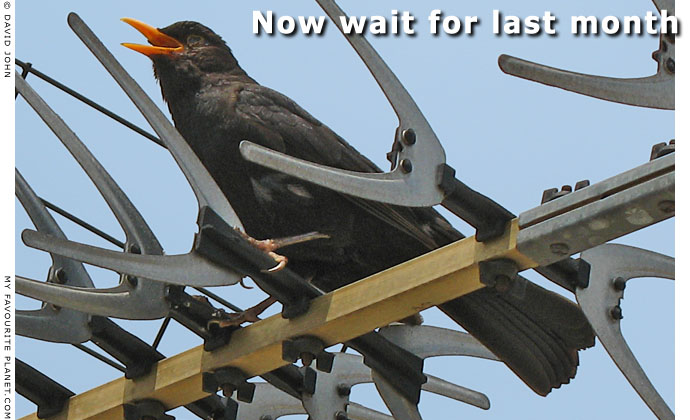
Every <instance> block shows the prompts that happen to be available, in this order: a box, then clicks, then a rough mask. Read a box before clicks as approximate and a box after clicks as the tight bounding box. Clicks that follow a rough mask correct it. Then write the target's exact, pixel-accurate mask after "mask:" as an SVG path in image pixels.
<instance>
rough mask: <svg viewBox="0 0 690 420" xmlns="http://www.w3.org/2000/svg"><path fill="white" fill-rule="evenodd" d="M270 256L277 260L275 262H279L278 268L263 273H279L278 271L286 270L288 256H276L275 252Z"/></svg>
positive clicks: (270, 253)
mask: <svg viewBox="0 0 690 420" xmlns="http://www.w3.org/2000/svg"><path fill="white" fill-rule="evenodd" d="M268 255H270V256H271V257H272V258H273V259H274V260H275V262H277V263H278V264H276V266H275V267H273V268H269V269H268V270H261V271H262V272H264V273H277V272H278V271H280V270H282V269H283V268H285V266H286V265H287V261H288V259H287V257H286V256H284V255H280V254H276V253H275V252H273V251H271V252H269V253H268Z"/></svg>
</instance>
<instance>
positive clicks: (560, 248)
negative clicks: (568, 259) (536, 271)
mask: <svg viewBox="0 0 690 420" xmlns="http://www.w3.org/2000/svg"><path fill="white" fill-rule="evenodd" d="M549 249H551V253H552V254H556V255H568V251H570V247H569V246H568V245H567V244H564V243H563V242H558V243H555V244H551V245H550V246H549Z"/></svg>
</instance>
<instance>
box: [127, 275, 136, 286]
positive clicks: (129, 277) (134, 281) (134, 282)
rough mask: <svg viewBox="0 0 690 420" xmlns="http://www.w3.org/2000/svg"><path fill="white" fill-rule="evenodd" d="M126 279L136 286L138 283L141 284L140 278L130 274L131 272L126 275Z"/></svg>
mask: <svg viewBox="0 0 690 420" xmlns="http://www.w3.org/2000/svg"><path fill="white" fill-rule="evenodd" d="M125 280H126V281H127V283H129V285H130V286H132V287H136V286H137V284H139V279H137V278H136V277H134V276H130V275H129V274H127V275H125Z"/></svg>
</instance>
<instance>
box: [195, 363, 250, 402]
mask: <svg viewBox="0 0 690 420" xmlns="http://www.w3.org/2000/svg"><path fill="white" fill-rule="evenodd" d="M248 378H249V375H247V374H246V373H244V372H243V371H242V370H241V369H238V368H236V367H226V368H220V369H216V370H214V371H213V372H204V373H203V374H202V379H201V389H202V390H204V392H209V393H212V394H215V393H216V392H217V391H218V390H219V389H220V390H222V391H223V395H224V396H226V397H230V396H231V395H232V393H233V392H235V391H237V399H238V400H239V401H242V402H246V403H251V402H252V400H253V399H254V390H255V388H256V385H254V384H253V383H251V382H247V379H248Z"/></svg>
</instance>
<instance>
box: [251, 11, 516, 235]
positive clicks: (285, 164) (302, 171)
mask: <svg viewBox="0 0 690 420" xmlns="http://www.w3.org/2000/svg"><path fill="white" fill-rule="evenodd" d="M317 3H318V4H319V5H320V6H321V8H322V9H323V10H324V11H325V12H326V14H328V16H329V17H330V19H331V20H332V21H333V23H335V24H336V25H337V26H338V28H339V29H340V31H341V32H342V33H343V34H345V32H344V30H343V27H342V24H341V21H340V17H341V16H345V13H344V12H343V11H342V10H341V9H340V7H339V6H338V5H337V4H336V3H335V2H334V1H333V0H317ZM345 37H346V38H347V41H348V42H349V43H350V45H352V47H353V48H354V49H355V51H357V54H359V56H360V58H361V59H362V61H364V64H365V65H366V66H367V68H368V69H369V71H370V72H371V74H372V75H373V76H374V78H375V79H376V81H377V83H378V84H379V86H380V87H381V90H383V93H384V94H385V95H386V98H388V102H389V103H390V104H391V106H392V107H393V109H394V110H395V113H396V115H397V116H398V120H399V125H398V128H397V129H396V132H395V142H394V146H393V150H394V159H393V160H392V162H393V165H394V168H393V170H392V171H391V172H387V173H362V172H353V171H346V170H342V169H338V168H332V167H327V166H324V165H319V164H315V163H312V162H307V161H304V160H301V159H296V158H294V157H291V156H288V155H285V154H282V153H279V152H276V151H274V150H271V149H267V148H265V147H262V146H259V145H256V144H254V143H251V142H250V141H244V142H242V143H240V151H241V153H242V156H244V158H245V159H247V160H249V161H251V162H254V163H257V164H260V165H263V166H266V167H269V168H272V169H275V170H278V171H281V172H284V173H286V174H288V175H292V176H295V177H297V178H300V179H303V180H305V181H309V182H312V183H315V184H317V185H321V186H323V187H326V188H330V189H332V190H335V191H338V192H342V193H345V194H349V195H353V196H357V197H361V198H365V199H368V200H373V201H380V202H384V203H390V204H396V205H401V206H411V207H428V206H433V205H436V204H441V205H443V206H445V207H446V208H448V209H449V210H450V211H451V212H453V213H454V214H456V215H457V216H459V217H461V218H462V219H464V220H465V221H466V222H468V223H469V224H470V225H472V226H474V227H475V228H476V229H477V240H479V241H484V240H488V239H491V238H494V237H497V236H499V235H501V234H502V233H503V232H504V229H505V227H506V224H507V222H508V221H509V220H510V219H512V218H513V217H514V216H513V214H512V213H510V212H509V211H508V210H506V209H504V208H503V207H501V206H500V205H499V204H497V203H496V202H494V201H493V200H491V199H490V198H488V197H486V196H484V195H482V194H480V193H478V192H476V191H473V190H472V189H470V188H469V187H467V186H466V185H465V184H463V183H462V182H460V181H458V180H457V179H456V178H455V170H453V169H452V168H451V167H450V166H448V165H447V164H446V155H445V152H444V150H443V146H441V142H440V141H439V140H438V138H437V137H436V134H435V133H434V131H433V130H432V128H431V126H430V125H429V122H428V121H427V120H426V118H425V117H424V114H422V112H421V111H420V110H419V107H418V106H417V104H416V103H415V101H414V100H413V99H412V97H411V96H410V94H409V93H408V92H407V90H406V89H405V87H404V86H403V85H402V83H400V80H398V78H397V77H396V76H395V74H394V73H393V71H392V70H391V69H390V68H389V67H388V65H387V64H386V63H385V62H384V61H383V59H382V58H381V56H380V55H379V54H378V53H377V52H376V50H374V48H373V47H372V46H371V44H370V43H369V42H368V41H367V40H366V38H364V37H363V36H358V35H345ZM248 140H251V139H248Z"/></svg>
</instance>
